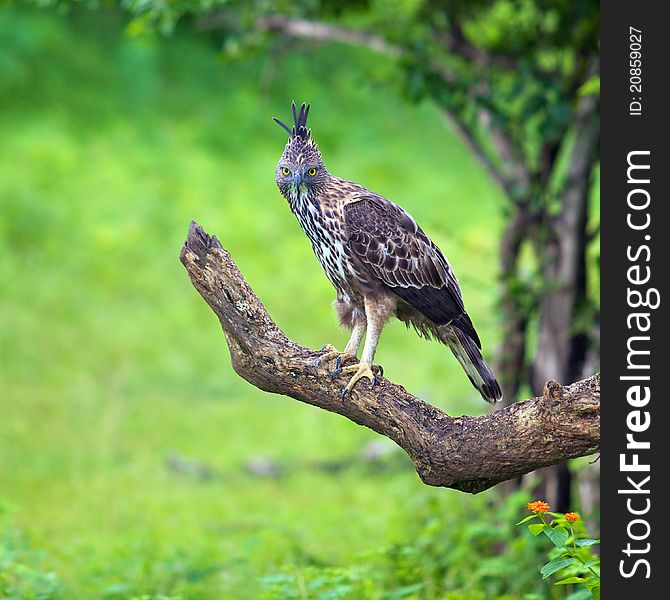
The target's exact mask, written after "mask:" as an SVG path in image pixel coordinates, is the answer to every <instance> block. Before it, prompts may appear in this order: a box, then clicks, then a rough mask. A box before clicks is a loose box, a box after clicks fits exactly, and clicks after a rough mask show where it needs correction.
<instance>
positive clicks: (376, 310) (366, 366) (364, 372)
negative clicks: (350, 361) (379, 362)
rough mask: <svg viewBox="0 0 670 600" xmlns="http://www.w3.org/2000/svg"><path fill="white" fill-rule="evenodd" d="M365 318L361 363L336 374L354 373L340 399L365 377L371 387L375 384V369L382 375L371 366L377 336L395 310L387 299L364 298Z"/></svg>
mask: <svg viewBox="0 0 670 600" xmlns="http://www.w3.org/2000/svg"><path fill="white" fill-rule="evenodd" d="M364 300H365V316H366V320H367V335H366V337H365V345H364V346H363V354H362V355H361V362H360V363H359V364H358V365H350V366H348V367H344V368H343V369H341V370H337V371H336V373H338V374H339V373H340V372H341V373H354V376H353V377H352V378H351V379H350V380H349V383H348V384H347V387H345V388H344V390H342V397H343V398H344V397H345V396H346V395H347V394H348V393H349V392H350V391H351V390H352V389H353V387H354V385H356V382H358V381H359V380H360V379H362V378H363V377H367V378H368V379H369V380H370V382H371V383H372V386H373V387H374V385H375V384H376V383H377V379H376V377H375V373H374V369H377V370H378V371H379V372H380V374H381V373H383V371H382V369H381V367H376V366H374V365H373V364H372V361H373V359H374V357H375V351H376V350H377V344H378V343H379V336H380V335H381V333H382V329H383V328H384V325H385V324H386V321H387V320H388V318H389V317H390V316H391V314H392V313H393V311H394V309H395V304H394V303H393V301H391V302H389V301H388V299H387V300H384V299H380V300H376V299H374V298H367V297H366V298H365V299H364Z"/></svg>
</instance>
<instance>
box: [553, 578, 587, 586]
mask: <svg viewBox="0 0 670 600" xmlns="http://www.w3.org/2000/svg"><path fill="white" fill-rule="evenodd" d="M585 581H586V579H584V578H583V577H566V578H565V579H561V580H560V581H557V582H556V583H555V584H554V585H568V584H569V583H584V582H585Z"/></svg>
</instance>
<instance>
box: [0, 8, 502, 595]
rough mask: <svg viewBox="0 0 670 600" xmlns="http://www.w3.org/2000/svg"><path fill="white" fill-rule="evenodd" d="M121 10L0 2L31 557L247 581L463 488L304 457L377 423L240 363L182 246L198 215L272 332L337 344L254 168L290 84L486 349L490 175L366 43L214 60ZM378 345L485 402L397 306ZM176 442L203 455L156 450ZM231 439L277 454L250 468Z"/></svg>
mask: <svg viewBox="0 0 670 600" xmlns="http://www.w3.org/2000/svg"><path fill="white" fill-rule="evenodd" d="M123 26H124V24H123V22H122V20H121V19H120V18H119V17H118V15H117V14H116V13H113V12H107V11H102V12H99V13H92V14H89V13H85V12H80V11H75V12H73V13H72V14H70V15H67V16H64V15H60V14H57V13H56V12H53V11H51V12H31V11H29V10H19V9H16V8H4V9H2V10H1V11H0V48H1V50H0V130H1V131H2V135H1V136H0V289H1V290H2V293H1V294H0V354H1V356H2V361H1V363H0V405H1V407H2V408H1V412H2V418H0V496H1V497H3V498H4V500H5V502H6V503H8V505H11V506H13V507H14V509H13V511H12V512H13V519H12V523H13V525H11V528H12V531H14V528H15V529H16V530H17V531H20V532H21V533H20V536H21V539H22V540H24V542H25V544H26V546H27V547H28V548H31V549H33V550H34V552H35V554H34V555H31V558H30V560H31V561H32V562H33V563H34V564H36V565H39V568H40V569H42V570H43V571H45V572H51V571H53V572H54V573H55V574H56V575H57V578H58V580H59V581H60V582H61V588H60V589H61V592H60V593H61V594H62V596H63V597H65V598H97V597H105V598H126V597H132V596H135V595H140V594H151V595H155V596H156V597H158V595H159V594H165V595H173V596H177V595H182V596H183V597H188V598H246V597H248V598H256V597H258V594H259V590H258V585H259V584H258V581H259V577H261V576H264V575H271V574H272V573H274V572H276V571H277V569H279V568H288V569H298V570H299V569H301V568H302V567H304V566H305V565H338V564H349V563H351V562H352V561H354V560H355V559H356V557H359V556H365V554H366V553H369V552H374V551H375V549H377V548H380V547H383V546H384V545H387V544H390V543H392V542H394V541H397V540H398V539H401V538H402V537H403V535H404V531H405V530H404V526H405V524H406V522H407V521H408V520H409V518H410V515H411V513H412V511H413V507H415V506H416V503H417V502H423V501H425V500H426V498H436V499H440V501H445V502H451V503H452V504H453V505H454V506H455V505H456V504H458V503H465V502H466V501H467V502H470V503H472V502H474V501H473V500H472V499H471V498H469V497H464V496H462V495H459V494H457V493H455V492H449V491H445V490H437V489H428V488H426V487H425V486H423V484H421V482H420V481H419V479H418V477H417V476H416V475H415V474H414V473H413V472H412V471H411V469H399V470H392V471H390V472H384V473H381V474H377V475H371V474H369V473H367V472H365V471H364V470H363V467H354V468H352V469H349V470H346V471H344V472H342V473H340V474H338V475H337V476H333V475H332V474H326V473H323V472H321V471H318V470H315V469H312V468H308V465H309V464H311V463H313V462H314V461H318V460H334V459H338V458H342V457H348V456H352V455H355V454H356V453H358V452H360V450H361V448H362V447H363V446H364V445H365V444H367V443H369V442H371V441H373V440H376V439H378V438H377V436H375V434H373V433H372V432H370V431H368V430H366V429H363V428H360V427H357V426H355V425H353V424H352V423H350V422H348V421H346V420H345V419H343V418H341V417H339V416H336V415H332V414H329V413H325V412H322V411H319V410H317V409H314V408H312V407H308V406H303V405H301V404H299V403H297V402H295V401H293V400H289V399H286V398H282V397H275V396H270V395H267V394H264V393H262V392H260V391H258V390H256V389H255V388H252V387H251V386H249V385H248V384H246V383H245V382H244V381H242V380H241V379H239V378H238V377H237V376H236V375H235V374H234V372H233V371H232V369H231V367H230V364H229V358H228V354H227V349H226V347H225V343H224V340H223V337H222V335H221V332H220V329H219V326H218V324H217V322H216V320H215V318H214V317H213V315H212V314H211V311H210V310H209V309H208V308H207V306H206V305H205V304H204V302H202V300H201V299H200V298H199V296H198V295H197V294H196V292H195V291H194V290H193V289H192V287H191V285H190V283H189V281H188V278H187V277H186V274H185V272H184V270H183V268H182V266H181V265H180V264H179V261H178V253H179V249H180V246H181V244H182V243H183V240H184V237H185V234H186V230H187V227H188V223H189V221H190V220H191V219H196V220H197V221H199V222H200V223H201V224H202V225H203V226H204V227H205V228H206V229H207V230H208V231H209V232H210V233H216V234H217V235H218V236H219V238H220V239H221V240H222V242H223V244H224V246H225V247H226V248H227V249H228V250H229V251H230V252H231V253H232V255H233V257H234V258H235V260H236V261H237V263H238V265H239V266H240V268H241V270H242V272H243V273H244V274H245V276H246V277H247V278H248V280H249V282H250V283H251V285H252V287H253V288H254V289H255V291H256V292H257V293H258V295H259V297H260V298H261V299H262V300H263V301H264V302H265V304H266V306H267V308H268V310H269V312H270V314H271V315H272V316H273V318H275V319H276V321H277V322H278V324H279V325H280V326H281V327H282V328H283V329H284V331H285V332H286V333H287V334H288V335H289V336H290V337H292V338H293V339H295V340H296V341H298V342H300V343H302V344H305V345H307V346H311V347H320V346H322V345H323V344H324V343H326V342H332V343H335V344H336V345H340V346H342V345H343V343H344V341H345V339H346V336H345V334H344V333H343V332H341V331H340V330H339V329H338V327H337V325H336V320H335V317H334V315H333V313H332V311H331V308H330V302H331V300H332V299H333V296H334V294H333V290H332V289H331V287H330V284H329V283H328V281H327V280H326V279H325V277H324V276H323V274H322V273H321V271H320V267H319V265H318V264H317V262H316V260H315V259H314V256H313V255H312V253H311V250H310V248H309V245H308V243H307V240H306V239H305V237H304V235H303V234H302V232H301V231H300V229H299V227H298V225H297V222H296V221H295V219H294V217H293V216H292V215H291V214H290V211H289V210H288V207H287V205H286V203H285V201H284V200H283V199H282V198H281V196H280V195H279V193H278V191H277V190H276V188H275V185H274V181H273V173H274V168H275V165H276V162H277V160H278V157H279V156H280V154H281V151H282V149H283V143H284V137H283V135H282V132H281V130H280V129H279V128H277V127H276V126H275V125H274V124H273V123H272V121H271V120H270V117H271V116H273V115H277V116H279V117H280V118H281V117H286V116H287V112H288V109H289V101H290V100H291V99H294V98H295V99H296V100H298V101H300V100H302V99H306V100H309V101H310V102H311V103H312V106H313V108H312V113H311V118H312V126H313V129H314V134H315V137H316V139H317V141H318V142H319V143H320V146H321V150H322V152H323V154H324V158H325V160H326V164H327V165H328V167H329V169H330V170H331V171H332V172H334V173H336V174H338V175H340V176H343V177H347V178H350V179H353V180H356V181H359V182H361V183H363V184H364V185H367V186H368V187H371V188H373V189H375V190H376V191H378V192H380V193H382V194H385V195H387V196H388V197H389V198H391V199H392V200H394V201H395V202H397V203H399V204H401V205H403V206H404V207H406V208H407V209H408V210H410V211H411V212H412V214H413V215H414V216H415V217H416V218H417V220H418V221H419V222H420V223H421V224H422V226H423V227H424V229H425V230H426V231H427V232H428V233H429V234H430V235H431V236H432V237H433V239H434V240H435V241H436V242H437V243H438V245H439V246H441V247H442V248H443V250H445V252H446V253H447V255H448V256H449V258H450V260H451V262H452V264H453V265H454V267H455V269H456V272H457V274H458V275H459V277H460V280H461V283H462V286H463V288H464V295H465V300H466V304H467V306H468V308H469V312H470V313H471V315H472V316H473V320H474V322H475V324H476V326H477V328H478V330H479V332H480V336H481V337H482V339H483V340H484V345H485V351H486V353H487V354H488V355H489V356H490V355H491V354H492V352H493V350H494V348H495V347H496V342H497V335H498V317H497V313H496V304H495V297H496V289H497V285H498V284H497V279H496V268H497V252H496V247H497V239H498V234H499V231H500V227H501V222H502V221H501V209H502V204H503V203H502V199H501V196H500V194H499V193H498V191H497V190H496V188H495V187H494V186H493V184H492V183H491V182H490V181H489V180H488V179H487V178H486V176H485V175H484V173H483V171H482V170H481V168H480V167H479V166H478V165H477V164H476V163H475V161H474V160H473V158H472V157H471V156H470V155H469V154H468V153H467V151H466V150H465V149H464V148H463V147H462V145H461V144H460V142H459V141H458V139H457V138H456V137H455V136H454V135H453V134H452V132H451V131H450V130H449V129H448V128H447V127H446V126H445V123H444V121H443V119H442V117H441V115H440V114H439V113H438V111H437V110H436V109H435V108H433V107H432V106H430V105H418V106H417V105H406V104H404V103H403V102H402V100H400V99H399V98H398V96H397V95H396V94H395V93H393V91H392V90H390V89H389V88H388V87H385V86H382V85H380V84H379V82H378V81H377V79H378V78H379V77H380V75H379V73H380V72H382V73H384V69H386V68H387V66H385V64H384V63H381V64H380V63H379V60H378V59H374V60H372V59H371V58H370V57H369V56H367V55H366V54H364V53H362V52H358V51H355V50H353V49H350V48H341V47H337V48H332V47H315V48H310V49H309V50H307V51H302V52H293V53H290V54H277V55H275V56H274V57H268V56H256V57H251V58H248V59H245V60H242V61H237V62H230V61H223V60H221V58H220V57H219V56H218V55H217V52H216V47H215V46H214V44H213V42H212V41H211V40H210V39H208V38H205V37H200V38H197V37H193V36H192V35H189V34H187V33H184V32H178V33H177V34H176V35H175V36H174V37H172V38H170V39H169V40H162V39H160V38H153V37H145V36H140V37H135V38H133V37H129V36H126V35H124V34H123ZM343 56H344V59H343ZM378 361H379V362H380V363H381V364H383V365H384V367H385V371H386V373H387V375H388V376H389V377H390V378H391V379H393V380H395V381H398V382H401V383H402V384H403V385H405V386H406V387H407V388H408V389H409V390H411V391H412V392H414V393H416V394H418V395H420V396H421V397H423V398H424V399H426V400H428V401H429V402H432V403H434V404H436V405H438V406H440V407H442V408H445V409H447V410H448V411H450V412H451V413H468V414H475V413H481V412H483V411H484V410H485V409H486V406H485V405H484V404H483V403H482V402H481V399H480V398H479V396H478V394H477V392H476V391H474V390H473V389H472V388H471V387H470V384H469V382H468V381H467V378H466V377H465V375H464V374H463V373H462V372H461V371H460V368H459V367H458V365H457V364H456V361H454V360H453V358H452V357H451V355H450V353H449V351H448V350H447V349H445V348H443V347H441V346H439V345H437V344H435V343H432V344H431V343H428V342H425V341H422V340H419V339H418V338H416V337H415V336H414V335H413V334H411V333H408V332H406V331H405V329H404V327H402V326H401V325H400V324H399V323H398V324H393V325H392V326H390V327H389V328H388V330H385V332H384V335H383V337H382V341H381V345H380V349H379V353H378ZM175 454H176V455H179V456H182V457H186V459H187V460H190V461H194V462H197V463H199V464H205V465H208V467H209V468H210V469H211V470H212V471H213V472H214V474H215V476H214V477H212V478H210V479H205V480H202V479H199V478H197V477H193V476H191V475H189V474H188V473H176V472H174V471H173V470H170V469H168V468H167V466H166V457H168V456H170V455H175ZM251 457H269V458H270V459H272V460H274V461H278V462H280V463H282V464H293V465H295V468H293V469H292V470H291V471H290V473H289V474H287V475H286V476H285V477H283V478H278V479H271V478H270V479H260V478H256V477H252V476H250V475H248V474H246V473H245V471H244V464H245V462H246V461H247V460H248V459H249V458H251ZM444 499H447V500H444ZM472 506H475V504H472ZM477 506H480V504H477ZM7 527H10V526H9V525H8V526H7ZM31 552H32V550H31Z"/></svg>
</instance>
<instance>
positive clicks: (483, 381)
mask: <svg viewBox="0 0 670 600" xmlns="http://www.w3.org/2000/svg"><path fill="white" fill-rule="evenodd" d="M445 329H447V330H448V333H447V331H445V334H446V335H444V337H443V341H444V343H446V344H447V346H449V348H450V349H451V351H452V352H453V354H454V356H455V357H456V359H457V360H458V362H459V363H461V366H462V367H463V370H464V371H465V373H466V374H467V376H468V377H469V378H470V381H471V382H472V385H473V386H475V388H477V390H479V393H480V394H481V395H482V398H484V400H486V401H487V402H490V403H492V404H493V403H495V402H498V401H500V400H502V397H503V395H502V390H501V389H500V385H499V384H498V382H497V381H496V378H495V377H494V375H493V373H492V372H491V369H490V368H489V366H488V364H486V361H485V360H484V358H483V357H482V354H481V352H480V351H479V349H478V348H477V345H476V343H475V342H474V340H472V338H471V337H470V336H468V335H467V334H466V333H465V332H463V331H462V330H461V329H459V328H457V327H448V328H445ZM441 337H442V336H441Z"/></svg>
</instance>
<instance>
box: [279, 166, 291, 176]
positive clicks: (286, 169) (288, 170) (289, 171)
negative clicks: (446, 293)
mask: <svg viewBox="0 0 670 600" xmlns="http://www.w3.org/2000/svg"><path fill="white" fill-rule="evenodd" d="M281 172H282V174H284V175H290V174H291V169H289V168H288V167H282V168H281Z"/></svg>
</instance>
